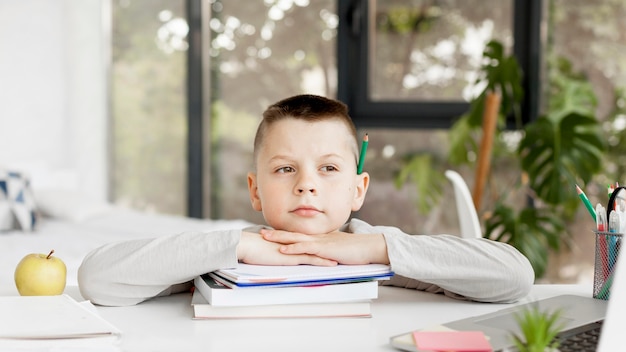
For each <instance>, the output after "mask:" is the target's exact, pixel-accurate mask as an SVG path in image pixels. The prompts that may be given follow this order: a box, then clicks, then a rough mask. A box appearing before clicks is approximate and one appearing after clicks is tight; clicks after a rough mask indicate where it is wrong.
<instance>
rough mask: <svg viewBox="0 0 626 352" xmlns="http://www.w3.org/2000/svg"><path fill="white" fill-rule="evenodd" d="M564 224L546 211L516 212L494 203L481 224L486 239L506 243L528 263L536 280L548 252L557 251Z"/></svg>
mask: <svg viewBox="0 0 626 352" xmlns="http://www.w3.org/2000/svg"><path fill="white" fill-rule="evenodd" d="M564 229H565V225H564V223H563V221H562V220H561V218H560V217H559V215H558V214H555V213H553V212H552V211H550V210H547V209H537V208H524V209H522V210H521V211H519V212H518V213H516V212H515V211H514V210H513V209H512V208H511V207H509V206H506V205H504V204H502V203H497V204H496V206H495V209H494V211H493V214H492V216H491V217H489V218H488V219H487V221H486V223H485V233H486V234H487V236H486V237H488V238H491V239H493V240H496V241H501V242H506V243H508V244H510V245H512V246H513V247H515V248H517V249H518V250H519V251H520V252H522V253H523V254H524V255H525V256H526V258H528V260H529V261H530V263H531V265H532V266H533V269H534V270H535V276H536V277H542V276H543V274H544V273H545V270H546V267H547V265H548V249H554V250H558V249H559V247H560V244H561V243H562V236H563V233H564Z"/></svg>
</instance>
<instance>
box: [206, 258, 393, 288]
mask: <svg viewBox="0 0 626 352" xmlns="http://www.w3.org/2000/svg"><path fill="white" fill-rule="evenodd" d="M214 274H216V275H218V276H220V277H222V278H224V279H226V280H228V281H231V282H233V283H235V284H237V285H238V286H254V285H285V284H316V283H318V284H322V283H331V282H340V281H356V280H371V279H379V280H381V279H389V278H390V277H391V276H393V272H392V271H391V267H390V266H389V265H384V264H364V265H342V264H340V265H335V266H315V265H282V266H271V265H251V264H243V263H239V264H238V265H237V267H236V268H231V269H221V270H217V271H215V272H214Z"/></svg>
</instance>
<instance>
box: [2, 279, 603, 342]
mask: <svg viewBox="0 0 626 352" xmlns="http://www.w3.org/2000/svg"><path fill="white" fill-rule="evenodd" d="M66 293H67V294H69V295H70V296H73V297H74V298H75V299H77V300H79V301H80V300H83V298H82V297H81V296H80V294H79V293H78V289H77V288H76V287H68V288H67V289H66ZM14 294H16V293H14V292H12V291H7V290H0V295H14ZM559 294H577V295H581V296H589V297H590V296H591V288H590V287H587V285H535V286H534V287H533V290H532V292H531V294H530V295H529V297H528V298H527V299H525V300H523V301H522V302H519V303H524V302H526V301H528V300H536V299H541V298H547V297H552V296H556V295H559ZM190 301H191V295H190V294H187V293H185V294H176V295H172V296H169V297H160V298H156V299H153V300H150V301H147V302H144V303H141V304H139V305H136V306H131V307H98V311H99V313H100V315H101V316H102V317H103V318H105V319H106V320H108V321H109V322H111V323H112V324H113V325H115V326H117V327H118V328H119V329H120V330H121V331H122V337H121V340H120V346H119V347H120V349H121V350H123V351H129V352H134V351H254V350H262V351H264V350H266V349H267V348H269V349H267V350H270V349H271V350H272V351H397V350H395V349H394V348H392V347H391V346H390V345H389V338H390V337H391V336H394V335H398V334H402V333H405V332H408V331H411V330H416V329H420V328H426V327H429V326H434V325H439V324H442V323H445V322H449V321H452V320H456V319H460V318H465V317H469V316H473V315H479V314H484V313H488V312H492V311H495V310H499V309H502V308H505V307H507V306H509V305H504V304H488V303H476V302H466V301H458V300H454V299H451V298H447V297H445V296H443V295H436V294H430V293H425V292H419V291H415V290H409V289H402V288H395V287H380V291H379V298H378V299H376V300H374V301H373V303H372V318H319V319H318V318H314V319H234V320H192V319H191V315H192V311H191V305H190Z"/></svg>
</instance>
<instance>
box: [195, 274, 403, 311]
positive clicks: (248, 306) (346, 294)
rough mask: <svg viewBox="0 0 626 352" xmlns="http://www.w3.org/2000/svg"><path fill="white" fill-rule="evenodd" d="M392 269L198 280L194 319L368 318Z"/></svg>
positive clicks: (206, 276) (208, 276) (214, 276)
mask: <svg viewBox="0 0 626 352" xmlns="http://www.w3.org/2000/svg"><path fill="white" fill-rule="evenodd" d="M392 275H393V272H392V271H391V269H390V267H389V266H388V265H381V264H368V265H337V266H333V267H320V266H310V265H297V266H262V265H249V264H239V265H238V266H237V268H234V269H224V270H218V271H214V272H211V273H207V274H204V275H202V276H199V277H197V278H196V279H195V290H194V293H193V298H192V301H191V304H192V306H193V313H194V316H193V317H194V319H224V318H292V317H293V318H295V317H299V318H300V317H370V316H371V310H370V303H371V300H372V299H376V298H378V281H380V280H387V279H389V278H390V277H391V276H392Z"/></svg>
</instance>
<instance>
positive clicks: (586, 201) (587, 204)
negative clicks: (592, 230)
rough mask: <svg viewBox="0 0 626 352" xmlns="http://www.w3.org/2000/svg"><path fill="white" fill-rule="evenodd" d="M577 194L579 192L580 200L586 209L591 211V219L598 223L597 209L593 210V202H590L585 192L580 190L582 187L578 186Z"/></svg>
mask: <svg viewBox="0 0 626 352" xmlns="http://www.w3.org/2000/svg"><path fill="white" fill-rule="evenodd" d="M576 192H578V197H579V198H580V200H582V201H583V204H584V205H585V207H586V208H587V211H589V214H591V217H592V218H593V221H594V222H595V221H596V211H595V209H593V206H592V205H591V202H590V201H589V198H587V196H586V195H585V192H583V190H582V189H580V187H578V185H576Z"/></svg>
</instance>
